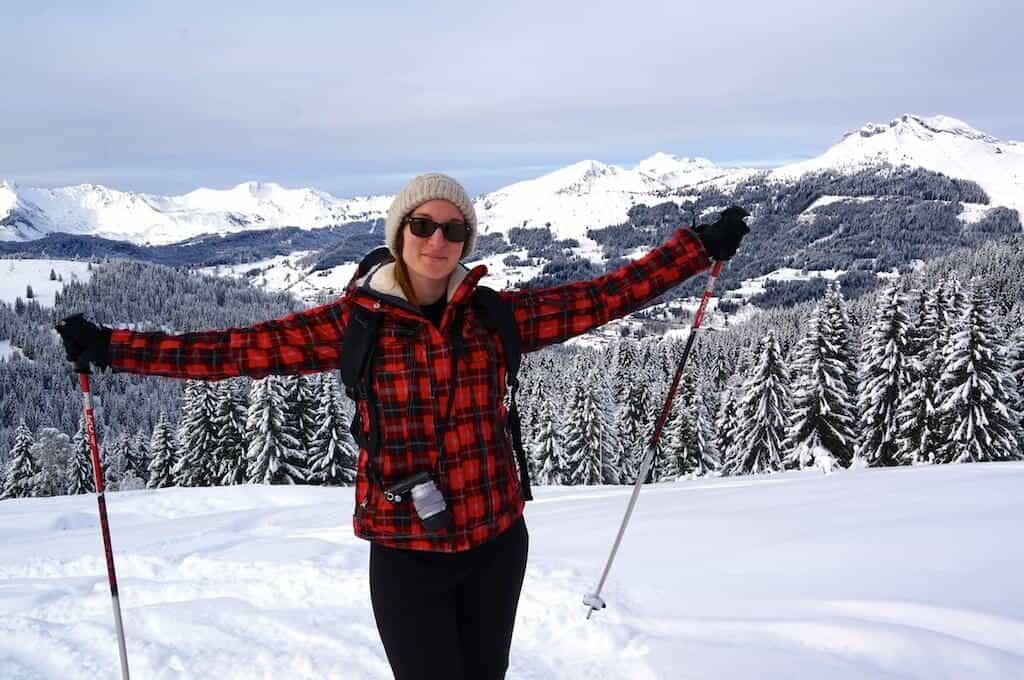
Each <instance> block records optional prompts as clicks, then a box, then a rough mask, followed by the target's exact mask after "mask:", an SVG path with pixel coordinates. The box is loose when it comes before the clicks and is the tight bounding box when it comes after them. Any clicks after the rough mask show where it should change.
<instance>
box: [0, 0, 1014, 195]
mask: <svg viewBox="0 0 1024 680" xmlns="http://www.w3.org/2000/svg"><path fill="white" fill-rule="evenodd" d="M148 5H152V7H147V6H148ZM157 5H158V3H146V2H102V1H94V2H89V3H78V2H75V3H71V2H39V1H38V0H37V1H35V2H20V1H19V0H14V1H13V2H12V0H5V2H4V11H3V14H4V18H3V19H4V24H5V26H6V30H5V31H4V34H5V37H4V40H3V41H2V43H0V179H8V180H14V181H17V182H19V183H21V184H26V185H32V186H59V185H65V184H72V183H79V182H94V183H98V184H106V185H109V186H113V187H116V188H120V189H126V190H137V191H148V192H153V193H179V192H184V191H188V190H191V189H193V188H196V187H198V186H210V187H217V188H222V187H227V186H232V185H234V184H237V183H239V182H242V181H246V180H250V179H256V180H264V181H277V182H280V183H282V184H285V185H286V186H315V187H317V188H320V189H323V190H325V191H329V192H331V193H333V194H336V195H339V196H349V195H355V194H366V193H385V192H393V191H395V190H397V189H398V188H399V187H400V186H401V184H402V183H403V182H404V181H405V180H406V179H407V178H408V177H410V176H411V175H413V174H416V173H418V172H422V171H426V170H435V169H439V170H445V171H448V172H451V173H453V174H455V175H456V176H457V177H459V178H460V179H462V180H463V181H464V183H465V184H466V185H467V187H468V188H469V189H470V191H471V192H474V193H479V192H483V191H489V190H492V189H495V188H497V187H499V186H501V185H503V184H507V183H509V182H512V181H515V180H518V179H523V178H527V177H534V176H536V175H538V174H541V173H543V172H544V171H546V170H549V169H553V168H556V167H560V166H562V165H566V164H568V163H572V162H575V161H578V160H582V159H587V158H594V159H597V160H601V161H604V162H609V163H619V164H624V165H629V164H632V163H635V162H636V161H638V160H640V159H642V158H644V157H646V156H648V155H650V154H652V153H654V152H656V151H665V152H669V153H675V154H678V155H701V156H705V157H708V158H710V159H711V160H713V161H715V162H717V163H720V164H723V165H747V164H757V165H772V164H778V163H782V162H786V161H789V160H794V159H798V158H806V157H810V156H814V155H817V154H819V153H821V152H822V151H824V150H825V149H826V148H827V147H828V146H829V145H831V144H833V143H834V142H835V141H837V140H838V138H839V137H840V136H841V135H842V134H843V133H844V132H845V131H847V130H850V129H855V128H858V127H860V126H861V125H863V124H864V123H866V122H871V121H873V122H885V121H888V120H890V119H892V118H895V117H897V116H899V115H901V114H903V113H917V114H922V115H933V114H939V113H941V114H945V115H950V116H954V117H957V118H961V119H963V120H965V121H967V122H968V123H970V124H971V125H973V126H975V127H977V128H979V129H981V130H984V131H985V132H988V133H990V134H993V135H995V136H997V137H1001V138H1005V139H1024V69H1022V68H1021V67H1020V64H1021V62H1022V59H1021V57H1020V42H1021V39H1022V37H1024V34H1022V33H1021V26H1024V3H1019V2H1007V1H1005V0H1002V1H999V2H988V1H986V0H981V1H977V2H972V3H963V2H947V1H946V0H931V1H929V2H918V1H916V0H912V1H907V2H898V1H890V2H873V1H870V0H859V1H854V0H833V1H831V2H820V1H817V0H816V1H813V2H812V1H803V0H780V1H778V2H770V3H764V2H736V1H732V0H718V1H715V2H706V1H705V2H700V3H690V2H684V1H679V0H677V1H675V2H664V3H662V2H647V1H646V0H633V1H631V2H628V3H627V2H601V1H600V0H588V1H587V2H575V1H568V2H558V1H557V0H546V1H545V2H535V1H533V0H520V1H518V2H515V3H512V2H507V1H505V2H500V3H497V2H493V3H492V2H465V3H452V2H444V1H443V0H434V1H432V2H423V3H414V2H387V1H384V0H381V1H380V2H376V3H368V2H360V3H346V2H302V1H293V2H288V3H285V2H273V3H265V2H260V1H259V0H249V1H247V2H244V3H242V2H220V3H209V2H202V3H200V2H188V1H182V2H175V3H159V6H157ZM1014 53H1016V55H1015V54H1014Z"/></svg>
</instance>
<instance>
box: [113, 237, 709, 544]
mask: <svg viewBox="0 0 1024 680" xmlns="http://www.w3.org/2000/svg"><path fill="white" fill-rule="evenodd" d="M710 264H711V262H710V260H709V259H708V257H707V254H706V253H705V251H704V249H703V247H702V245H701V243H700V240H699V239H698V238H697V237H696V236H695V235H694V234H693V233H692V232H690V231H689V230H685V229H680V230H679V231H677V232H675V234H673V236H672V237H671V238H670V239H669V241H668V242H667V243H665V244H664V245H662V246H660V247H658V248H655V249H654V250H652V251H650V252H649V253H648V254H647V255H645V256H644V257H642V258H639V259H638V260H636V261H634V262H631V263H629V264H627V265H625V266H623V267H621V268H620V269H617V270H616V271H614V272H612V273H610V274H606V275H604V276H601V277H598V278H596V279H594V280H592V281H582V282H578V283H569V284H564V285H560V286H554V287H551V288H544V289H539V290H522V291H507V292H504V293H502V296H503V297H504V298H505V299H506V300H507V301H508V302H510V303H511V304H512V306H513V310H514V314H515V319H516V321H517V323H518V325H519V332H520V334H521V336H522V350H523V351H524V352H531V351H534V350H537V349H540V348H542V347H545V346H547V345H551V344H553V343H558V342H562V341H564V340H567V339H568V338H571V337H573V336H576V335H580V334H581V333H585V332H587V331H589V330H591V329H593V328H596V327H598V326H600V325H602V324H604V323H606V322H608V321H610V320H612V319H615V318H618V317H621V316H624V315H626V314H628V313H630V312H632V311H634V310H636V309H638V308H639V307H640V306H641V305H643V304H644V303H645V302H646V301H648V300H650V299H652V298H654V297H656V296H657V295H659V294H660V293H663V292H664V291H666V290H668V289H669V288H672V287H673V286H675V285H676V284H678V283H680V282H682V281H684V280H685V279H687V278H689V277H690V276H692V275H694V274H696V273H697V272H700V271H702V270H703V269H706V268H707V267H709V266H710ZM392 268H393V265H390V264H389V265H384V266H383V267H380V268H378V269H377V270H376V271H374V272H371V273H370V274H369V275H368V276H367V277H364V279H363V280H361V281H360V282H358V285H357V284H356V283H355V282H354V283H353V285H351V286H350V287H349V289H348V290H347V291H346V293H345V294H344V295H343V296H342V297H340V298H339V299H337V300H335V301H334V302H332V303H330V304H327V305H323V306H320V307H316V308H314V309H309V310H306V311H303V312H299V313H296V314H291V315H289V316H286V317H284V318H282V319H277V320H274V321H265V322H263V323H259V324H256V325H254V326H251V327H249V328H232V329H228V330H221V331H202V332H197V333H184V334H181V335H167V334H164V333H139V332H133V331H129V330H115V331H114V333H113V336H112V337H111V343H110V356H111V364H112V366H113V368H114V370H117V371H123V372H130V373H144V374H149V375H163V376H169V377H173V378H192V379H200V380H219V379H221V378H228V377H233V376H240V375H245V376H250V377H253V378H261V377H264V376H266V375H269V374H299V373H316V372H320V371H327V370H331V369H336V368H338V367H339V365H340V350H341V340H342V336H343V335H344V333H345V326H346V324H347V322H348V319H349V316H350V312H351V310H352V306H353V305H363V306H365V307H370V308H373V309H377V310H384V311H385V312H386V314H385V316H384V317H383V319H382V321H381V325H380V329H379V331H378V336H377V347H376V361H375V363H374V366H373V376H372V377H373V389H374V392H375V394H376V397H377V401H378V405H377V408H378V415H379V417H380V420H379V423H380V431H381V439H382V441H381V448H380V451H379V453H378V455H377V457H376V460H375V468H376V470H377V472H378V474H379V475H380V477H381V480H382V482H383V484H384V485H388V484H392V483H394V482H396V481H398V480H401V479H403V478H405V477H407V476H409V475H410V474H412V473H414V472H419V471H421V470H426V471H431V472H436V473H437V477H438V481H439V486H440V487H441V490H442V492H443V493H444V495H445V498H446V499H447V501H448V504H449V507H450V508H451V511H452V515H453V518H454V522H453V525H452V527H451V530H450V531H449V532H448V533H446V534H445V535H443V536H438V535H431V534H429V533H427V532H426V531H425V530H424V529H423V527H422V526H421V524H420V522H419V520H418V518H416V516H415V510H414V509H413V507H412V503H411V501H408V500H406V501H403V502H401V503H398V504H392V503H390V502H389V501H387V500H386V499H385V498H384V494H383V490H382V488H380V486H379V485H377V484H375V483H373V482H371V481H370V475H369V474H368V469H367V453H366V450H365V449H364V450H362V451H360V454H359V461H358V476H357V480H356V510H355V514H354V517H353V524H354V528H355V533H356V535H358V536H361V537H363V538H367V539H371V540H374V541H378V542H380V543H382V544H384V545H389V546H394V547H402V548H409V549H415V550H431V551H442V552H456V551H461V550H467V549H469V548H471V547H474V546H476V545H480V544H481V543H484V542H486V541H487V540H489V539H491V538H493V537H495V536H497V535H498V534H500V533H501V532H502V531H504V530H505V529H507V528H508V527H510V526H511V525H512V523H513V522H515V521H516V520H517V519H518V518H519V516H520V515H521V514H522V512H523V506H524V502H523V500H522V497H521V495H520V493H519V478H518V475H517V474H516V467H515V465H516V464H515V454H514V452H513V450H512V445H511V440H510V437H509V435H508V433H507V431H506V428H505V418H506V410H505V406H504V403H503V396H504V394H505V361H504V357H503V356H502V350H501V342H500V339H499V337H498V336H497V333H494V334H492V333H491V332H489V331H487V330H486V329H485V328H484V326H483V324H482V323H481V322H480V319H479V318H478V317H477V316H476V314H475V313H474V308H473V306H472V305H470V304H468V303H469V301H470V296H471V294H472V292H473V289H474V288H475V287H476V285H477V282H478V281H479V280H480V278H481V277H482V276H483V275H484V274H485V273H486V272H487V269H486V267H484V266H483V265H478V266H476V267H474V268H473V269H472V270H467V269H466V268H465V267H459V268H458V269H456V271H455V272H454V273H453V274H452V277H451V281H450V282H449V287H448V301H449V302H448V306H447V308H446V309H445V312H444V316H443V317H442V319H441V324H440V327H434V325H433V324H431V323H430V322H429V321H427V319H426V318H425V317H424V316H423V315H422V314H420V312H419V310H418V309H416V308H415V307H413V306H412V305H411V304H409V303H408V302H406V301H405V299H404V298H403V297H402V295H401V289H400V288H398V286H397V284H395V282H394V277H393V275H392V273H393V269H392ZM457 311H461V313H462V314H463V321H462V324H461V333H462V336H463V341H464V344H465V350H464V352H462V353H461V354H460V355H459V362H460V363H459V368H458V376H457V379H456V382H455V384H453V383H452V368H453V367H452V361H451V359H452V350H451V342H450V340H449V338H448V331H449V327H450V326H451V325H452V320H453V316H454V314H455V313H456V312H457ZM451 399H454V403H453V404H452V408H451V416H450V419H449V421H448V423H447V426H446V427H441V425H442V423H441V421H442V420H443V419H444V416H445V413H446V411H447V409H448V403H449V400H451ZM357 407H358V408H360V409H362V411H363V419H362V421H363V423H368V422H369V418H368V414H367V411H366V409H367V404H366V403H365V402H360V403H359V404H358V405H357ZM442 440H443V446H442ZM442 449H443V455H442V453H441V452H442Z"/></svg>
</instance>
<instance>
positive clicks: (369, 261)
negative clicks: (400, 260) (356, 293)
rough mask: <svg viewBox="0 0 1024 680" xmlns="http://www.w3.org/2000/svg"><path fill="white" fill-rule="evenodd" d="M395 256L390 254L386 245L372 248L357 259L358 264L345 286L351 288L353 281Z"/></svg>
mask: <svg viewBox="0 0 1024 680" xmlns="http://www.w3.org/2000/svg"><path fill="white" fill-rule="evenodd" d="M394 259H395V256H394V255H392V254H391V251H390V250H389V249H388V247H387V246H380V247H379V248H374V249H373V250H371V251H370V252H369V253H367V254H366V255H364V256H363V259H362V260H360V261H359V266H358V267H356V271H355V273H354V274H352V278H351V279H350V280H349V282H348V286H346V288H351V287H352V286H354V285H355V282H356V281H358V280H359V279H361V278H362V277H364V276H366V273H367V272H368V271H370V270H371V269H373V268H374V267H376V266H377V265H379V264H382V263H384V262H392V261H393V260H394Z"/></svg>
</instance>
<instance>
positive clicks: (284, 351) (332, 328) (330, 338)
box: [108, 297, 351, 380]
mask: <svg viewBox="0 0 1024 680" xmlns="http://www.w3.org/2000/svg"><path fill="white" fill-rule="evenodd" d="M350 309H351V307H350V303H349V302H348V300H347V298H345V297H342V298H339V299H338V300H335V301H334V302H331V303H329V304H326V305H322V306H320V307H315V308H313V309H308V310H305V311H302V312H297V313H295V314H289V315H288V316H285V317H283V318H280V319H275V320H272V321H264V322H262V323H258V324H256V325H254V326H250V327H248V328H229V329H227V330H210V331H198V332H194V333H181V334H177V335H172V334H168V333H153V332H137V331H130V330H125V329H114V330H113V331H112V332H111V333H110V346H109V355H108V356H109V363H110V367H111V368H112V369H113V370H114V371H119V372H124V373H140V374H145V375H162V376H166V377H170V378H183V379H193V380H220V379H222V378H232V377H236V376H243V375H244V376H249V377H251V378H263V377H265V376H267V375H270V374H278V375H283V374H300V373H318V372H320V371H327V370H330V369H333V368H337V367H338V366H339V365H340V361H341V339H342V336H343V335H344V333H345V327H346V325H347V323H348V317H349V312H350Z"/></svg>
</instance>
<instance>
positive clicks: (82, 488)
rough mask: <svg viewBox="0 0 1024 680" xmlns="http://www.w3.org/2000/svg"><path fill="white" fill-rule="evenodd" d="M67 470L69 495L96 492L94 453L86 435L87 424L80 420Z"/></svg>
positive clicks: (72, 443)
mask: <svg viewBox="0 0 1024 680" xmlns="http://www.w3.org/2000/svg"><path fill="white" fill-rule="evenodd" d="M68 463H69V464H68V469H67V486H66V487H65V488H66V489H67V493H68V494H70V495H72V496H74V495H77V494H81V493H92V492H93V491H96V481H95V479H94V478H93V474H92V452H91V451H90V450H89V439H88V438H87V437H86V435H85V422H84V421H83V420H82V419H81V418H79V420H78V432H76V433H75V438H74V439H73V440H72V442H71V459H70V460H69V461H68Z"/></svg>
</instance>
